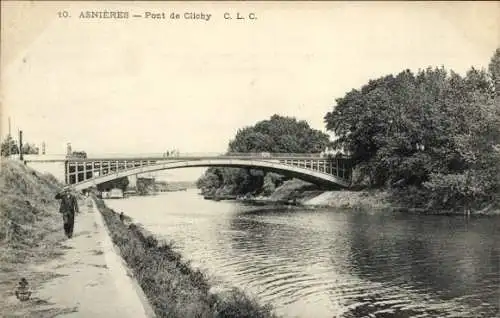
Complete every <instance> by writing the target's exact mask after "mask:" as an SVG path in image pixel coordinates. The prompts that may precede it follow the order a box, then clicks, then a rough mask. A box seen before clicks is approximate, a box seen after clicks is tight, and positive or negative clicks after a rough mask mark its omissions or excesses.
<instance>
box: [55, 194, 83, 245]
mask: <svg viewBox="0 0 500 318" xmlns="http://www.w3.org/2000/svg"><path fill="white" fill-rule="evenodd" d="M56 199H57V200H61V206H60V208H59V212H60V213H61V214H62V216H63V221H64V233H65V234H66V236H67V237H68V238H71V237H72V236H73V227H74V225H75V213H77V212H79V211H78V202H77V200H76V197H75V196H74V195H73V194H72V193H71V192H70V190H69V188H64V190H63V191H62V192H60V193H58V194H56Z"/></svg>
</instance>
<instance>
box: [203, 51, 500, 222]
mask: <svg viewBox="0 0 500 318" xmlns="http://www.w3.org/2000/svg"><path fill="white" fill-rule="evenodd" d="M325 123H326V128H327V130H328V131H331V132H333V133H334V134H335V136H336V140H334V141H333V142H332V143H331V146H332V147H333V149H334V150H338V151H342V152H345V153H348V154H349V155H350V156H351V157H352V159H353V166H354V167H355V168H354V172H353V178H352V179H353V180H352V181H353V184H352V189H356V190H363V189H365V190H366V189H368V190H370V191H372V190H376V191H382V192H387V193H388V194H389V196H388V197H387V199H388V201H389V202H391V203H392V204H393V205H394V206H398V207H407V208H412V209H417V210H421V211H448V212H452V211H455V212H458V211H464V210H465V211H473V212H485V211H492V210H495V209H499V208H500V49H497V50H496V52H495V53H494V55H493V57H492V59H491V61H490V63H489V66H488V70H477V69H474V68H472V69H470V70H469V71H468V72H467V73H466V75H465V76H461V75H459V74H457V73H455V72H453V71H447V70H446V69H444V67H441V68H427V69H425V70H419V71H418V72H417V73H416V74H414V73H413V72H411V71H410V70H405V71H403V72H401V73H399V74H397V75H387V76H383V77H380V78H378V79H374V80H370V81H369V82H368V83H367V84H366V85H364V86H362V87H361V88H359V89H353V90H352V91H350V92H348V93H347V94H346V95H345V96H344V97H342V98H338V99H337V100H336V104H335V105H334V107H333V110H332V111H331V112H328V113H327V114H326V115H325ZM285 127H286V128H285ZM298 127H301V129H297V128H298ZM304 135H307V136H314V138H310V139H308V138H304V137H303V136H304ZM271 136H272V137H271ZM304 140H307V142H304ZM327 144H328V140H327V136H326V135H324V134H322V133H320V132H318V131H314V130H312V129H310V128H309V126H307V124H306V123H305V122H297V121H296V120H294V119H291V118H287V117H280V116H273V117H272V118H271V120H269V121H262V122H259V123H257V124H256V125H255V126H254V127H247V128H244V129H243V130H240V131H238V134H237V136H236V138H235V139H234V140H233V141H231V142H230V144H229V151H234V152H260V151H269V152H289V153H292V152H320V151H321V150H323V149H324V148H325V147H326V145H327ZM284 180H285V179H284V177H283V176H280V175H276V174H273V173H265V172H262V171H257V170H251V169H218V168H212V169H208V171H207V172H206V173H205V175H203V176H202V177H201V178H200V179H199V180H198V183H197V185H198V187H199V188H201V189H202V192H203V193H204V194H210V195H218V194H221V195H224V194H242V193H252V194H254V195H271V194H272V193H273V192H274V191H275V189H276V188H277V187H279V186H280V185H281V184H282V183H283V181H284Z"/></svg>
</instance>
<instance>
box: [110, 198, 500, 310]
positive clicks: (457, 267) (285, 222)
mask: <svg viewBox="0 0 500 318" xmlns="http://www.w3.org/2000/svg"><path fill="white" fill-rule="evenodd" d="M106 203H107V204H108V206H110V207H111V208H113V209H115V211H118V212H121V211H123V212H124V213H125V214H127V215H129V216H131V217H133V218H134V219H135V220H137V221H138V222H140V223H142V224H143V225H144V226H145V227H146V228H147V229H148V230H150V231H152V232H154V233H156V234H157V235H158V236H159V237H161V238H166V239H168V240H174V241H175V243H176V246H177V247H178V249H179V251H180V252H182V254H183V255H184V256H185V258H186V259H189V260H191V261H192V264H193V265H195V266H198V267H200V268H203V269H205V270H206V272H208V273H209V274H210V275H212V276H213V277H214V279H215V280H216V281H217V282H218V283H220V284H222V285H233V286H237V287H240V288H242V289H244V290H246V291H247V292H249V293H252V294H254V295H255V296H257V297H258V299H260V301H261V302H262V303H271V304H273V305H274V307H275V308H276V311H277V312H278V313H279V314H282V315H284V316H286V317H307V318H309V317H498V316H499V307H500V287H499V286H500V268H499V267H500V231H499V229H500V219H499V218H484V219H470V220H469V221H466V220H465V219H464V218H463V217H442V216H408V215H380V214H378V215H368V214H361V213H353V212H350V213H349V212H342V211H338V210H335V209H331V210H323V211H311V210H296V209H294V210H291V209H286V208H284V209H269V208H268V209H262V207H252V206H245V205H242V204H239V203H235V202H228V201H225V202H224V201H222V202H213V201H207V200H204V199H203V198H202V197H201V196H198V195H197V194H196V191H186V192H171V193H165V194H161V195H158V196H151V197H134V198H128V199H124V200H107V202H106Z"/></svg>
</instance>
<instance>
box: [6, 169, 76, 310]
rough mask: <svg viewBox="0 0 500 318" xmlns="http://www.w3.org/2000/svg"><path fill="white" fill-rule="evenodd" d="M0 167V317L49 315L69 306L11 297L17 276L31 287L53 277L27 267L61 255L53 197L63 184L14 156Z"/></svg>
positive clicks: (61, 237)
mask: <svg viewBox="0 0 500 318" xmlns="http://www.w3.org/2000/svg"><path fill="white" fill-rule="evenodd" d="M0 167H1V168H0V294H1V296H0V316H1V317H5V316H11V315H15V316H22V317H49V316H50V317H52V316H54V315H57V314H62V313H64V312H69V311H72V309H61V308H51V307H50V305H51V304H49V303H47V302H46V301H43V300H41V299H37V298H33V299H32V300H31V301H27V302H20V301H18V300H17V299H16V298H15V296H13V291H14V288H15V286H16V284H17V282H18V281H19V280H20V279H21V277H25V278H26V279H27V281H28V283H29V286H30V288H32V289H34V290H36V288H37V287H38V286H40V285H41V284H42V283H44V282H46V281H48V280H50V279H52V278H54V277H55V274H54V273H50V272H38V271H33V270H31V268H30V266H33V265H36V264H41V263H44V262H47V261H49V260H52V259H54V258H56V257H58V256H60V255H62V254H63V250H62V242H63V241H64V240H65V237H64V235H63V232H62V230H61V228H62V220H61V215H60V214H59V212H58V203H57V201H56V200H55V199H54V196H55V194H56V192H57V191H59V190H60V189H61V187H62V185H61V184H60V183H59V182H58V181H57V180H56V179H55V178H54V177H53V176H51V175H43V174H40V173H38V172H35V171H33V170H32V169H29V168H28V167H26V166H24V165H23V164H22V163H20V162H18V161H10V160H2V162H1V163H0Z"/></svg>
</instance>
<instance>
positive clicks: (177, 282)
mask: <svg viewBox="0 0 500 318" xmlns="http://www.w3.org/2000/svg"><path fill="white" fill-rule="evenodd" d="M96 203H97V207H98V208H99V210H100V211H101V213H102V215H103V216H104V220H105V222H106V225H107V227H108V230H109V232H110V235H111V238H112V240H113V242H114V244H115V245H116V246H117V247H118V248H119V250H120V253H121V256H122V258H123V259H124V260H125V261H126V263H127V264H128V266H129V267H130V268H131V269H132V271H133V272H134V275H135V278H136V280H137V281H138V283H139V285H140V286H141V288H142V290H143V291H144V294H145V295H146V297H147V298H148V300H149V303H150V304H151V306H152V308H153V310H154V311H155V314H156V315H157V316H158V317H182V318H183V317H221V318H222V317H224V318H229V317H242V318H245V317H248V318H250V317H257V318H259V317H261V318H265V317H276V315H275V314H273V312H272V308H271V307H270V306H261V305H259V304H258V303H257V302H256V301H255V300H254V299H251V298H249V297H248V296H246V295H245V294H244V293H243V292H241V291H239V290H237V289H234V290H232V291H229V292H225V293H217V294H214V293H211V292H210V285H209V282H208V280H207V278H206V277H205V275H204V274H203V273H202V272H201V271H199V270H194V269H192V268H191V267H190V265H189V263H188V262H186V261H184V260H182V258H181V255H180V254H179V253H177V252H175V251H174V249H173V248H172V245H170V244H167V243H160V242H158V240H156V239H155V238H154V237H153V236H152V235H149V234H147V233H145V232H144V230H143V229H141V228H140V227H138V226H137V225H135V224H133V223H132V224H130V225H128V226H127V225H126V224H125V223H124V222H122V221H120V218H119V215H118V214H117V213H115V212H114V211H113V210H111V209H109V208H107V207H106V206H105V204H104V202H103V201H102V200H100V199H97V200H96Z"/></svg>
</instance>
